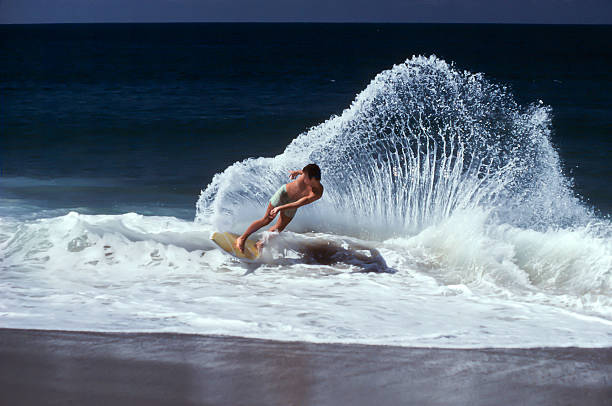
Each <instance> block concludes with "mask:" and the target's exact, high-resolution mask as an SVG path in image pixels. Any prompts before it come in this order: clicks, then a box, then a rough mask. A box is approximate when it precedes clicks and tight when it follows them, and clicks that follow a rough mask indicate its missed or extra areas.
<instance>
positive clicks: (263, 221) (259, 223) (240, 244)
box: [236, 203, 274, 253]
mask: <svg viewBox="0 0 612 406" xmlns="http://www.w3.org/2000/svg"><path fill="white" fill-rule="evenodd" d="M273 208H274V206H272V205H271V204H270V203H268V208H267V209H266V214H264V216H263V217H262V218H260V219H259V220H255V221H254V222H253V223H252V224H251V225H250V226H249V228H247V229H246V231H245V232H244V234H242V235H241V236H240V237H238V238H237V239H236V248H238V249H239V250H240V252H242V253H244V244H245V243H246V240H247V238H249V236H250V235H251V234H253V233H254V232H255V231H257V230H259V229H260V228H262V227H263V226H267V225H268V224H270V223H271V222H272V220H274V218H273V217H270V210H272V209H273Z"/></svg>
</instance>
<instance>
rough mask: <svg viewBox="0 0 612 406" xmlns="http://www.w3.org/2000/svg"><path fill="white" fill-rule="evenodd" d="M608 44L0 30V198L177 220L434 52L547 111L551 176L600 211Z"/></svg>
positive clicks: (523, 30)
mask: <svg viewBox="0 0 612 406" xmlns="http://www.w3.org/2000/svg"><path fill="white" fill-rule="evenodd" d="M611 38H612V27H610V26H550V25H469V24H458V25H437V24H204V23H202V24H58V25H15V26H9V25H4V26H0V61H1V62H0V175H1V176H0V194H1V195H2V197H4V198H11V199H16V200H12V202H13V204H14V205H16V206H20V208H19V209H18V211H19V212H21V213H22V214H25V213H27V212H32V211H37V210H39V209H49V208H52V209H57V208H65V209H66V210H69V209H73V208H79V210H81V211H83V212H88V213H107V214H110V213H123V212H125V211H136V212H139V213H143V214H171V215H174V216H178V217H181V218H185V219H188V218H193V216H194V214H195V211H194V205H195V202H196V201H197V197H198V194H199V191H200V190H201V189H202V188H204V187H205V186H206V185H207V184H209V182H210V181H211V179H212V177H213V175H214V174H215V173H217V172H220V171H222V170H223V169H224V168H226V167H227V166H229V165H230V164H232V163H234V162H236V161H239V160H242V159H245V158H248V157H260V156H261V157H271V156H275V155H277V154H279V153H281V152H282V151H283V150H284V148H285V147H286V146H287V144H288V143H289V142H290V141H291V140H292V139H294V138H295V137H296V136H297V135H298V134H300V133H302V132H304V131H306V130H308V129H309V128H310V127H311V126H314V125H317V124H319V123H321V122H323V121H325V120H326V119H328V118H329V117H330V116H331V115H334V114H340V113H341V112H342V111H343V110H344V109H345V108H347V107H348V106H349V105H350V103H351V101H352V100H353V99H354V98H355V95H356V94H357V93H359V92H360V91H362V90H363V89H364V88H365V87H366V86H367V85H368V83H369V82H370V81H371V80H372V79H373V78H374V77H375V76H376V74H378V73H379V72H381V71H383V70H385V69H389V68H391V67H392V66H393V65H394V64H398V63H402V62H403V61H404V60H406V59H407V58H410V57H412V55H424V56H429V55H436V56H437V57H439V58H441V59H443V60H445V61H446V62H448V63H453V64H454V65H455V67H456V69H458V70H468V71H470V72H473V73H478V72H480V73H483V74H484V75H485V77H486V78H488V80H490V81H492V82H495V83H497V84H500V85H503V86H508V88H509V91H510V92H511V93H512V94H513V96H514V98H515V99H516V100H517V101H518V102H519V103H521V104H528V103H532V102H536V101H537V100H542V101H543V102H544V104H546V105H549V106H550V107H552V132H551V141H552V144H553V146H554V147H555V148H556V149H557V150H558V152H559V155H560V157H561V160H562V167H563V171H564V173H565V174H566V176H567V177H568V178H571V179H573V182H574V186H573V190H574V192H575V194H576V195H577V196H580V198H581V199H583V200H584V201H586V202H587V204H588V205H590V206H593V207H594V208H595V209H596V210H599V211H601V212H602V213H604V214H608V213H610V211H611V210H612V191H611V190H612V189H611V188H610V187H609V186H610V180H611V179H612V169H611V163H610V159H609V153H610V150H611V145H612V69H611V66H612V45H611V44H612V41H610V39H611ZM25 207H29V209H26V208H25ZM0 210H2V211H4V213H5V214H6V213H7V211H8V212H15V210H17V209H16V208H15V207H6V204H5V207H1V208H0ZM0 214H3V213H2V212H0Z"/></svg>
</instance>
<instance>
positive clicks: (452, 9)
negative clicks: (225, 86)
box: [0, 0, 612, 24]
mask: <svg viewBox="0 0 612 406" xmlns="http://www.w3.org/2000/svg"><path fill="white" fill-rule="evenodd" d="M199 21H201V22H247V21H248V22H413V23H527V24H612V0H0V24H30V23H87V22H199Z"/></svg>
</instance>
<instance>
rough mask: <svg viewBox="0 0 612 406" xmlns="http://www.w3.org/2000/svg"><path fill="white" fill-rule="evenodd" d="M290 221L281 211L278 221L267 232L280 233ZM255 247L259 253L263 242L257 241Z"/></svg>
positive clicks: (291, 218) (290, 218)
mask: <svg viewBox="0 0 612 406" xmlns="http://www.w3.org/2000/svg"><path fill="white" fill-rule="evenodd" d="M291 220H293V217H289V216H286V215H284V214H283V212H282V211H281V213H280V216H278V221H277V222H276V224H274V225H273V226H272V227H270V229H269V230H268V231H270V232H278V233H280V232H281V231H283V230H284V229H285V227H287V225H288V224H289V223H290V222H291ZM255 246H256V247H257V249H258V250H259V252H261V250H262V249H263V246H264V241H263V240H259V241H257V244H255Z"/></svg>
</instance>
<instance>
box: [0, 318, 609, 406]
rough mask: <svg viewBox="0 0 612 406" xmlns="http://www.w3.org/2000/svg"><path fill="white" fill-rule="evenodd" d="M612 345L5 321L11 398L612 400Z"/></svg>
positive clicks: (0, 334)
mask: <svg viewBox="0 0 612 406" xmlns="http://www.w3.org/2000/svg"><path fill="white" fill-rule="evenodd" d="M610 399H612V348H603V349H600V348H598V349H585V348H541V349H476V350H461V349H427V348H404V347H388V346H369V345H344V344H311V343H302V342H279V341H270V340H258V339H248V338H237V337H219V336H198V335H179V334H147V333H84V332H66V331H40V330H15V329H0V404H3V405H9V404H10V405H26V404H27V405H39V404H45V405H67V404H74V405H108V404H113V405H375V406H382V405H405V404H414V405H609V404H610Z"/></svg>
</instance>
